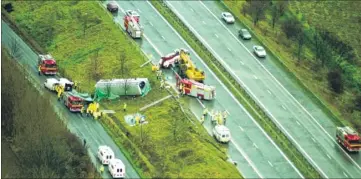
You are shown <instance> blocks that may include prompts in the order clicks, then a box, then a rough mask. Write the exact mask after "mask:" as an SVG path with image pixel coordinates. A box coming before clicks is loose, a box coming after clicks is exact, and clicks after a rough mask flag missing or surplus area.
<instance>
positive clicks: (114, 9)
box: [107, 1, 118, 12]
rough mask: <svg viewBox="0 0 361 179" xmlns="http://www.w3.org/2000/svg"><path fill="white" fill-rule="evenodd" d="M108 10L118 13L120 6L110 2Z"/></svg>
mask: <svg viewBox="0 0 361 179" xmlns="http://www.w3.org/2000/svg"><path fill="white" fill-rule="evenodd" d="M107 9H108V10H109V11H110V12H118V4H117V3H116V2H115V1H110V2H109V3H108V4H107Z"/></svg>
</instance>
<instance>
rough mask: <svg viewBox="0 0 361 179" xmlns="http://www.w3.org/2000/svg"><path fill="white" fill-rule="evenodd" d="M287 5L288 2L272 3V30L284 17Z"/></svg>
mask: <svg viewBox="0 0 361 179" xmlns="http://www.w3.org/2000/svg"><path fill="white" fill-rule="evenodd" d="M287 5H288V1H276V2H273V3H272V6H271V22H272V28H274V27H275V24H276V22H277V21H278V20H279V18H280V17H281V16H283V15H284V13H285V11H286V8H287Z"/></svg>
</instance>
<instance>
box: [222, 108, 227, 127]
mask: <svg viewBox="0 0 361 179" xmlns="http://www.w3.org/2000/svg"><path fill="white" fill-rule="evenodd" d="M222 117H223V122H224V125H226V120H227V111H226V110H224V111H223V116H222Z"/></svg>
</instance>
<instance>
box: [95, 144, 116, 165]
mask: <svg viewBox="0 0 361 179" xmlns="http://www.w3.org/2000/svg"><path fill="white" fill-rule="evenodd" d="M98 159H99V160H100V162H101V163H102V164H103V165H108V164H109V162H110V160H112V159H114V152H113V150H112V149H111V148H110V147H109V146H106V145H101V146H99V147H98Z"/></svg>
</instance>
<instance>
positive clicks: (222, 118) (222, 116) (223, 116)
mask: <svg viewBox="0 0 361 179" xmlns="http://www.w3.org/2000/svg"><path fill="white" fill-rule="evenodd" d="M208 113H209V111H208V109H207V108H204V110H203V115H202V116H201V119H200V122H201V124H203V123H204V121H205V119H206V116H207V115H208ZM210 116H211V120H212V122H216V123H217V124H218V125H226V121H227V117H228V112H227V111H226V110H224V111H223V112H220V111H216V112H215V111H213V110H212V111H211V112H210Z"/></svg>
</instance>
